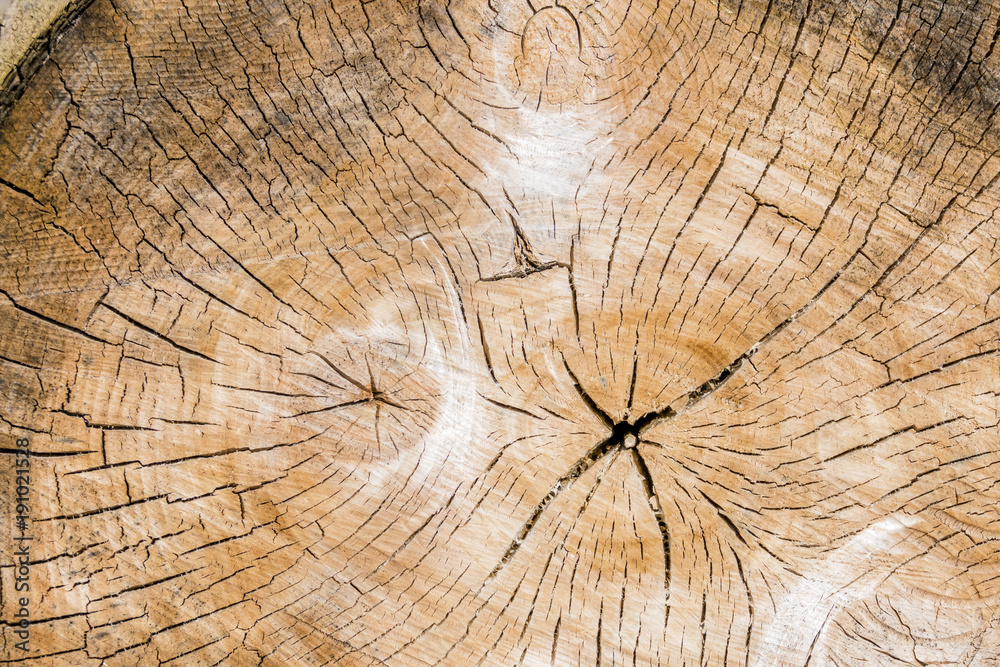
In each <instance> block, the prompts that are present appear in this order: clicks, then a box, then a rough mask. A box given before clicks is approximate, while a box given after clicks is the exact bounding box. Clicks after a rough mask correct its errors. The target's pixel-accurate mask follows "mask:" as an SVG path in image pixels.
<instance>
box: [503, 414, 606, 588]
mask: <svg viewBox="0 0 1000 667" xmlns="http://www.w3.org/2000/svg"><path fill="white" fill-rule="evenodd" d="M620 442H621V437H620V436H619V435H618V434H617V433H613V434H612V435H611V436H609V437H607V438H605V439H604V440H602V441H601V442H599V443H597V444H596V445H594V447H592V448H591V449H590V451H588V452H587V453H586V454H584V455H583V457H582V458H581V459H580V460H579V461H577V462H576V463H574V464H573V466H572V467H571V468H570V469H569V471H568V472H567V473H566V474H565V475H563V476H562V477H560V478H559V479H558V480H556V483H555V484H553V485H552V488H550V489H549V492H548V493H546V494H545V497H544V498H542V500H541V502H539V503H538V505H537V506H536V507H535V509H534V511H533V512H532V513H531V515H530V516H529V517H528V519H527V521H525V522H524V524H523V525H522V526H521V529H520V530H519V531H518V532H517V536H516V537H514V539H513V540H512V541H511V543H510V546H508V547H507V550H506V551H505V552H504V554H503V556H501V557H500V561H499V562H498V563H497V564H496V567H494V568H493V571H492V572H490V574H489V576H488V577H486V581H487V582H489V581H491V580H492V579H493V578H494V577H496V576H497V574H499V573H500V570H502V569H503V568H504V566H506V565H507V563H508V562H510V559H511V558H513V557H514V555H515V554H517V551H518V550H519V549H520V548H521V545H522V544H523V543H524V540H526V539H527V537H528V535H529V534H530V533H531V530H532V529H533V528H534V527H535V524H536V523H537V522H538V519H539V517H541V515H542V512H544V511H545V509H546V508H547V507H548V506H549V505H551V504H552V501H554V500H555V499H556V498H557V497H558V496H559V494H561V493H562V492H563V491H565V490H566V489H568V488H570V487H571V486H573V482H575V481H576V480H577V479H578V478H579V477H580V475H582V474H583V473H585V472H587V471H588V470H590V468H591V467H593V465H594V464H595V463H597V461H599V460H600V459H601V458H602V457H603V456H604V455H605V454H607V453H609V452H611V451H612V450H614V449H615V448H616V447H618V446H619V444H620Z"/></svg>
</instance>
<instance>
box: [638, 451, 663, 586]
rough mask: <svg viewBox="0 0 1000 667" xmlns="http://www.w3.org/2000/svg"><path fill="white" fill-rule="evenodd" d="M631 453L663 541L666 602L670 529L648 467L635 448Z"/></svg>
mask: <svg viewBox="0 0 1000 667" xmlns="http://www.w3.org/2000/svg"><path fill="white" fill-rule="evenodd" d="M629 451H630V452H631V453H632V463H634V464H635V469H636V472H638V473H639V478H640V479H641V480H642V488H643V490H644V491H645V492H646V502H648V503H649V509H650V510H651V511H652V512H653V516H654V517H655V518H656V525H657V527H658V528H659V529H660V539H661V540H662V541H663V588H664V590H665V591H666V595H667V600H669V599H670V529H669V528H668V527H667V520H666V518H665V517H664V516H663V507H662V506H661V505H660V498H659V496H658V495H656V487H655V486H654V485H653V476H652V475H650V474H649V466H647V465H646V460H645V459H643V458H642V454H640V453H639V449H638V448H637V447H634V448H631V449H630V450H629Z"/></svg>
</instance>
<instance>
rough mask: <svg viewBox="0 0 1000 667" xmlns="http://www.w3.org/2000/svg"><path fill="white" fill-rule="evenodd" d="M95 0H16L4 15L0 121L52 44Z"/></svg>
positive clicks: (0, 40) (0, 51)
mask: <svg viewBox="0 0 1000 667" xmlns="http://www.w3.org/2000/svg"><path fill="white" fill-rule="evenodd" d="M91 2H93V0H12V2H11V3H10V6H9V7H7V9H6V11H5V12H3V15H2V17H0V123H2V122H3V121H4V120H5V119H6V118H7V115H8V114H9V113H10V110H11V109H12V108H13V107H14V105H15V104H16V103H17V101H18V100H19V99H20V98H21V95H22V94H23V93H24V89H25V87H26V86H27V84H28V81H30V80H31V77H32V76H33V75H34V74H35V72H37V71H38V68H40V67H41V66H42V64H43V63H44V62H45V61H46V60H47V59H48V56H49V53H51V51H52V46H53V45H54V44H55V43H56V41H57V40H58V39H59V37H60V36H62V34H63V32H64V31H65V30H66V28H67V27H69V26H70V24H72V23H73V21H74V20H76V18H77V17H78V16H80V14H81V13H83V10H85V9H86V8H87V7H88V6H89V5H90V3H91Z"/></svg>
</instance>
